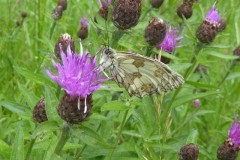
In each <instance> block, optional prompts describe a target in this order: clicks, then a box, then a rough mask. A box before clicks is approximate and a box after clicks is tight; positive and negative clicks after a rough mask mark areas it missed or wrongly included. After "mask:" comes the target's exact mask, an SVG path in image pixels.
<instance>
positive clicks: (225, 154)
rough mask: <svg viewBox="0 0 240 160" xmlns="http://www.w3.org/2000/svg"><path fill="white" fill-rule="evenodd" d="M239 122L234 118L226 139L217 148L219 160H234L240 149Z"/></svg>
mask: <svg viewBox="0 0 240 160" xmlns="http://www.w3.org/2000/svg"><path fill="white" fill-rule="evenodd" d="M239 123H240V121H239V120H238V119H237V118H235V120H234V121H233V123H232V126H231V128H230V129H229V131H228V139H227V140H226V141H225V142H224V143H223V144H222V145H221V146H220V147H219V148H218V151H217V158H218V159H219V160H236V158H237V156H238V151H239V149H240V124H239Z"/></svg>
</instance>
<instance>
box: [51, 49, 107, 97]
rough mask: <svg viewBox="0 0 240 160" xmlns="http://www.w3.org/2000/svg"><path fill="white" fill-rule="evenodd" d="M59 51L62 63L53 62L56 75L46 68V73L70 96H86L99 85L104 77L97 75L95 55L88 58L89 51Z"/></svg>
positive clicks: (98, 71)
mask: <svg viewBox="0 0 240 160" xmlns="http://www.w3.org/2000/svg"><path fill="white" fill-rule="evenodd" d="M60 51H61V58H62V64H60V63H54V67H55V69H56V70H57V72H58V75H54V74H53V73H52V72H51V71H49V70H47V74H48V76H49V77H50V78H52V79H53V80H54V81H55V82H57V83H58V84H59V85H60V86H61V87H62V88H63V89H64V90H65V91H66V92H67V93H68V94H69V95H70V96H73V97H76V96H81V97H85V98H86V97H87V96H88V95H90V94H91V93H93V92H94V91H95V90H97V89H98V88H99V87H101V82H103V81H106V79H104V78H101V77H100V76H99V73H100V70H99V69H97V68H96V57H93V58H90V57H89V53H88V52H86V53H84V54H81V55H78V54H76V53H75V52H73V51H71V49H70V47H68V49H67V53H66V54H65V53H63V51H62V49H60Z"/></svg>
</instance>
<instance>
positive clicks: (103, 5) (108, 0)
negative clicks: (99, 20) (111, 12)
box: [98, 0, 111, 8]
mask: <svg viewBox="0 0 240 160" xmlns="http://www.w3.org/2000/svg"><path fill="white" fill-rule="evenodd" d="M98 2H99V4H100V6H101V7H102V8H107V6H108V5H109V4H111V0H106V2H107V4H106V3H105V2H103V0H98Z"/></svg>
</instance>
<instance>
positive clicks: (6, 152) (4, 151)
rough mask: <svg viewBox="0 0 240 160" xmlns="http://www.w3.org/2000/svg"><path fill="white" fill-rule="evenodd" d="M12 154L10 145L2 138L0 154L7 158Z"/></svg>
mask: <svg viewBox="0 0 240 160" xmlns="http://www.w3.org/2000/svg"><path fill="white" fill-rule="evenodd" d="M10 154H11V148H10V146H9V145H8V144H7V143H6V142H4V141H3V140H1V139H0V155H2V156H4V157H5V159H9V157H10Z"/></svg>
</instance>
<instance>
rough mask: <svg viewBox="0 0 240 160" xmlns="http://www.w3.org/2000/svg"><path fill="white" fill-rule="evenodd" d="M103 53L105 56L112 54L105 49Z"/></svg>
mask: <svg viewBox="0 0 240 160" xmlns="http://www.w3.org/2000/svg"><path fill="white" fill-rule="evenodd" d="M104 53H105V54H106V55H110V54H112V53H113V52H112V51H111V50H110V49H108V48H107V49H105V50H104Z"/></svg>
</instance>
